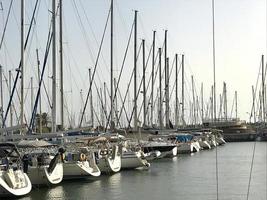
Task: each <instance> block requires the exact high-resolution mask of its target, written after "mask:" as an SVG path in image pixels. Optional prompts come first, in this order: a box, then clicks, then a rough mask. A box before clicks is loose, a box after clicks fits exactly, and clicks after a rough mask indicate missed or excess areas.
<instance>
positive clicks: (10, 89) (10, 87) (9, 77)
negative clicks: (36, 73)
mask: <svg viewBox="0 0 267 200" xmlns="http://www.w3.org/2000/svg"><path fill="white" fill-rule="evenodd" d="M8 79H9V84H8V85H9V96H10V98H11V91H12V86H11V82H12V77H11V70H9V71H8ZM10 126H11V127H12V126H13V102H11V106H10Z"/></svg>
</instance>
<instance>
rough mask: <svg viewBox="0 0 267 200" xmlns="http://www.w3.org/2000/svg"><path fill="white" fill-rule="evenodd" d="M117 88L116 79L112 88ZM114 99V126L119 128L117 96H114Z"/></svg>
mask: <svg viewBox="0 0 267 200" xmlns="http://www.w3.org/2000/svg"><path fill="white" fill-rule="evenodd" d="M116 87H117V81H116V78H114V88H116ZM118 90H119V89H118ZM114 98H115V99H114V103H115V105H114V110H115V112H114V113H115V119H116V123H115V124H116V126H119V117H118V96H117V95H116V96H115V97H114Z"/></svg>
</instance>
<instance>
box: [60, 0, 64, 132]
mask: <svg viewBox="0 0 267 200" xmlns="http://www.w3.org/2000/svg"><path fill="white" fill-rule="evenodd" d="M59 7H60V9H59V55H60V116H61V127H62V129H64V98H63V96H64V88H63V37H62V34H63V33H62V32H63V28H62V10H63V7H62V0H59Z"/></svg>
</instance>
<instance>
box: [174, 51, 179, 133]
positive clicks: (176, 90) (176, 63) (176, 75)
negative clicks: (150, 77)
mask: <svg viewBox="0 0 267 200" xmlns="http://www.w3.org/2000/svg"><path fill="white" fill-rule="evenodd" d="M178 107H179V102H178V54H175V127H176V128H177V127H178Z"/></svg>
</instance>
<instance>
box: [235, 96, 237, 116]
mask: <svg viewBox="0 0 267 200" xmlns="http://www.w3.org/2000/svg"><path fill="white" fill-rule="evenodd" d="M235 118H236V119H237V91H235Z"/></svg>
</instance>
